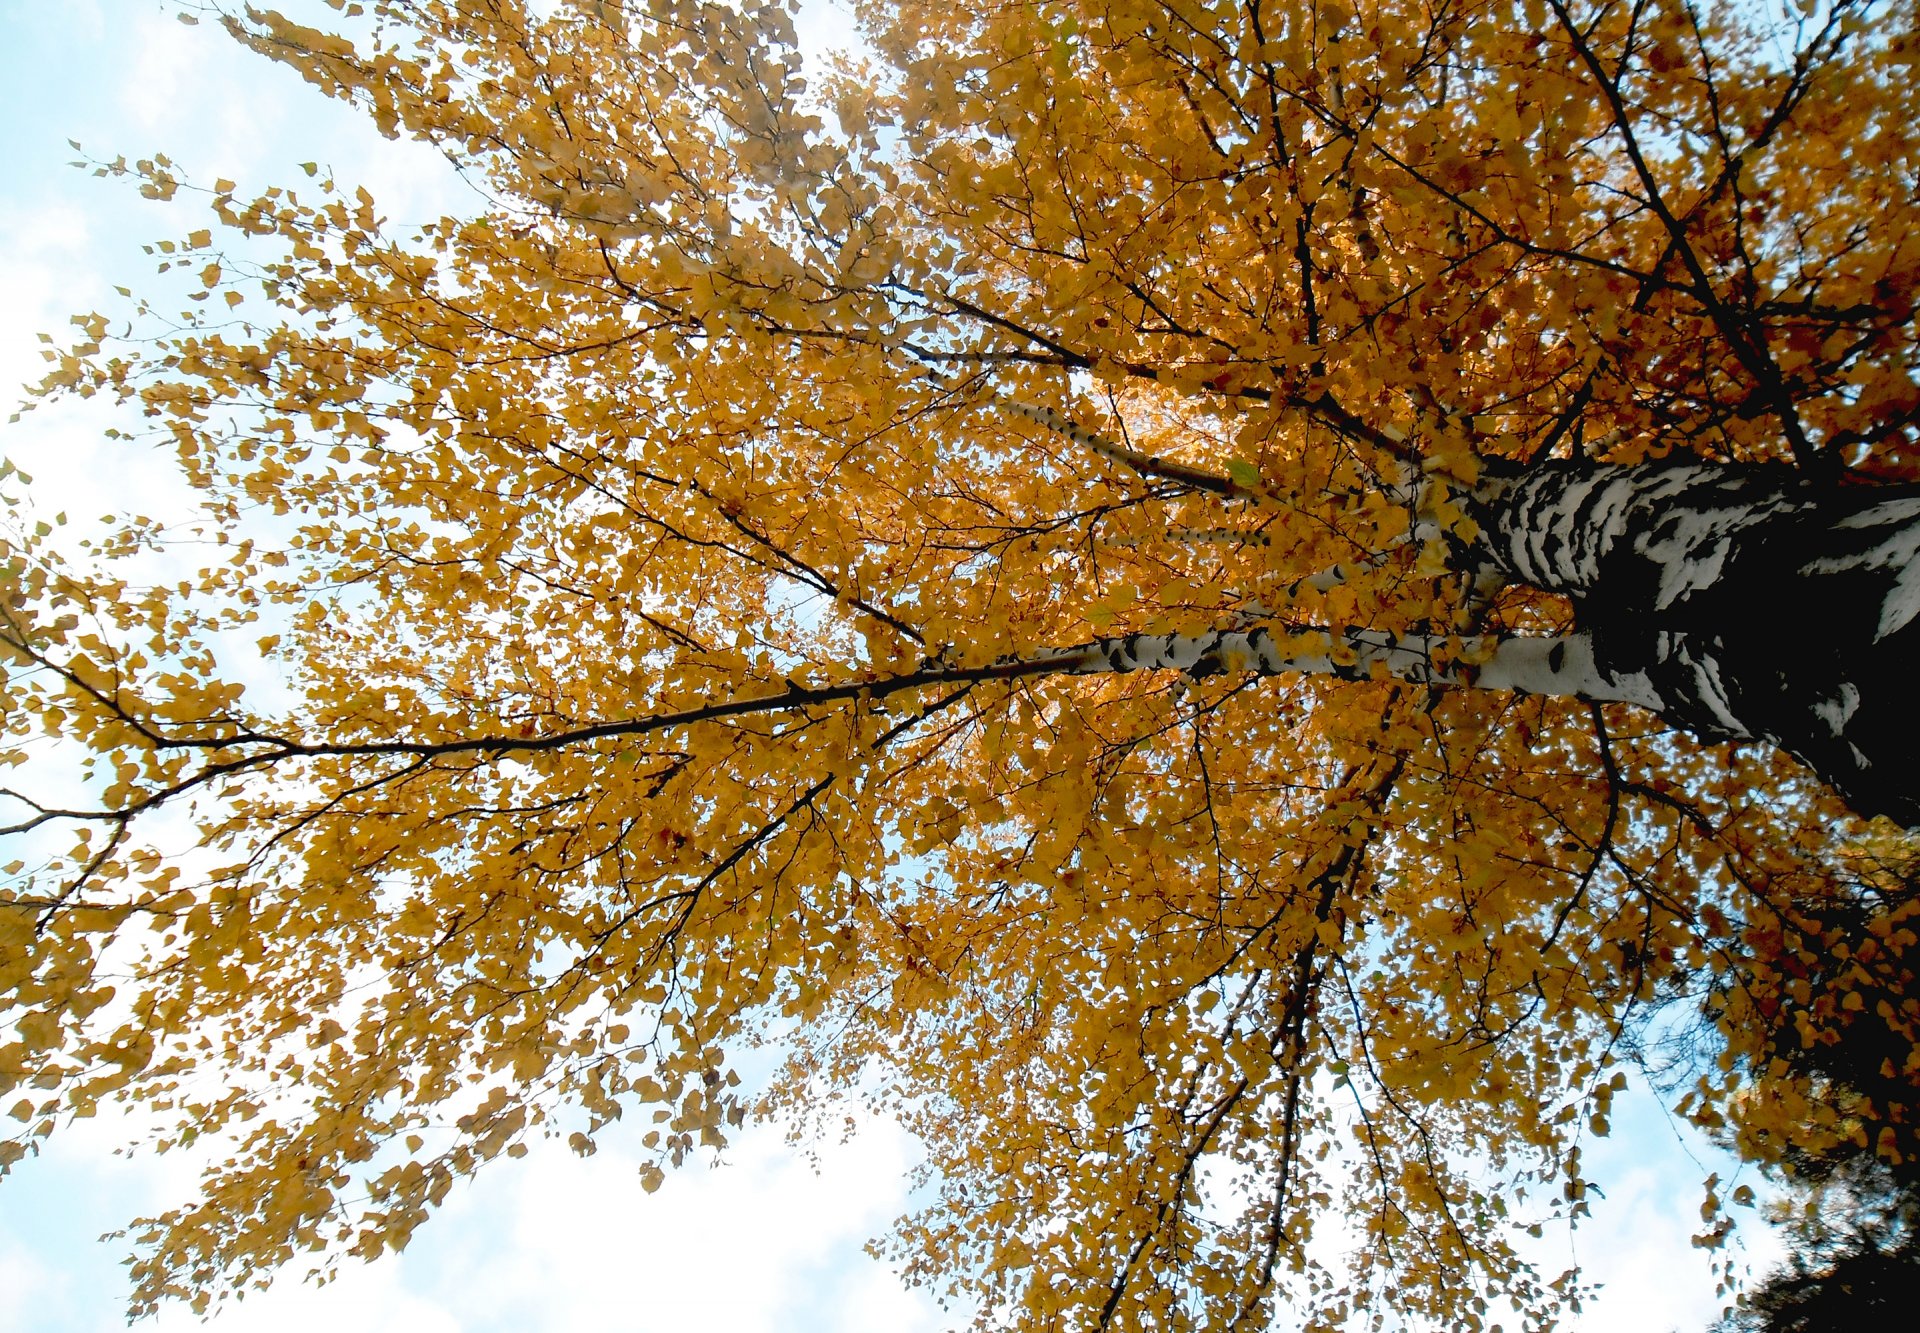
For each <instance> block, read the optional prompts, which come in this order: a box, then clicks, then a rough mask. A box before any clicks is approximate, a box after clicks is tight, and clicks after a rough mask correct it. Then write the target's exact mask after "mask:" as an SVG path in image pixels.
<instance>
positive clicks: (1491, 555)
mask: <svg viewBox="0 0 1920 1333" xmlns="http://www.w3.org/2000/svg"><path fill="white" fill-rule="evenodd" d="M1472 514H1473V517H1474V519H1475V521H1476V522H1477V523H1478V524H1479V526H1480V528H1481V533H1480V536H1479V537H1478V538H1477V539H1476V541H1475V543H1474V545H1473V547H1472V549H1471V550H1470V551H1469V552H1468V553H1467V556H1468V559H1469V561H1471V562H1475V563H1477V564H1478V566H1479V567H1480V568H1481V569H1485V570H1488V571H1491V572H1495V573H1498V574H1500V575H1502V576H1504V577H1506V578H1508V579H1512V580H1514V581H1517V582H1524V583H1527V584H1530V585H1532V586H1534V587H1537V588H1541V589H1545V590H1548V591H1551V592H1557V593H1564V594H1565V595H1566V596H1568V597H1569V598H1570V599H1571V600H1572V601H1573V604H1574V608H1575V615H1576V620H1577V624H1578V626H1579V628H1580V629H1581V631H1582V632H1583V634H1584V635H1585V636H1586V638H1587V639H1588V640H1589V641H1590V643H1591V645H1592V651H1593V659H1594V661H1593V666H1594V669H1595V670H1596V671H1597V673H1598V674H1599V676H1601V677H1602V678H1607V679H1633V680H1635V681H1637V682H1640V683H1641V687H1642V688H1643V689H1644V692H1645V694H1646V695H1647V696H1648V697H1647V699H1645V700H1644V701H1642V702H1645V703H1646V706H1648V707H1650V708H1652V709H1653V710H1654V711H1655V712H1657V713H1659V714H1660V715H1661V716H1662V717H1663V718H1665V719H1667V720H1668V721H1670V722H1673V723H1674V724H1676V725H1678V726H1682V727H1684V728H1686V729H1688V730H1690V731H1692V732H1694V733H1696V734H1697V735H1700V736H1702V737H1704V738H1708V739H1713V738H1725V739H1752V740H1763V741H1770V742H1772V743H1773V744H1775V745H1778V746H1779V747H1780V748H1781V749H1784V750H1786V751H1787V752H1788V753H1790V754H1792V755H1794V756H1795V757H1797V758H1799V759H1800V760H1801V761H1802V762H1804V763H1806V764H1807V765H1808V766H1809V767H1810V768H1812V769H1813V770H1814V772H1815V773H1817V774H1818V775H1819V776H1820V777H1821V778H1822V779H1824V780H1825V781H1826V782H1828V783H1829V784H1831V785H1832V786H1833V787H1834V788H1835V789H1836V790H1838V791H1839V792H1840V794H1841V795H1843V796H1844V797H1846V799H1847V800H1848V802H1849V803H1850V804H1852V805H1853V807H1854V808H1855V809H1856V810H1858V811H1859V812H1860V813H1862V814H1866V815H1874V814H1884V815H1888V816H1890V817H1892V818H1893V819H1895V820H1897V821H1899V822H1900V823H1901V824H1903V825H1907V826H1909V827H1912V826H1915V825H1920V753H1917V751H1920V697H1916V695H1915V692H1914V691H1915V686H1916V684H1920V672H1917V671H1916V668H1915V662H1916V649H1917V648H1920V565H1916V562H1915V557H1916V555H1920V488H1914V487H1905V486H1902V487H1877V486H1859V487H1851V486H1839V485H1833V484H1820V483H1816V482H1811V481H1808V480H1806V479H1805V478H1804V476H1803V474H1800V473H1797V472H1795V471H1793V470H1791V469H1787V468H1784V467H1767V466H1739V465H1728V464H1707V463H1691V462H1689V463H1672V464H1646V465H1641V466H1635V467H1620V466H1607V465H1601V464H1589V463H1573V462H1548V463H1543V464H1540V465H1537V466H1535V467H1532V468H1529V469H1527V470H1526V471H1524V472H1522V473H1519V474H1517V475H1513V476H1509V477H1495V478H1493V479H1490V480H1489V481H1487V482H1484V483H1483V484H1482V485H1481V486H1480V487H1479V489H1478V491H1477V493H1476V496H1475V502H1474V504H1473V506H1472Z"/></svg>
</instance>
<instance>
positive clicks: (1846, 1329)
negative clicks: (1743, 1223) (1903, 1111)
mask: <svg viewBox="0 0 1920 1333" xmlns="http://www.w3.org/2000/svg"><path fill="white" fill-rule="evenodd" d="M1811 1193H1812V1195H1813V1197H1811V1198H1809V1199H1806V1200H1804V1201H1803V1202H1802V1204H1801V1211H1800V1212H1799V1213H1798V1215H1797V1216H1795V1217H1794V1218H1793V1219H1792V1220H1791V1221H1790V1222H1789V1223H1788V1226H1789V1235H1790V1237H1791V1240H1792V1244H1793V1250H1792V1252H1791V1254H1790V1255H1789V1256H1788V1259H1787V1261H1786V1263H1785V1264H1784V1265H1782V1266H1781V1267H1780V1268H1779V1269H1777V1270H1775V1271H1774V1272H1772V1273H1769V1274H1768V1275H1767V1276H1766V1277H1765V1278H1763V1279H1762V1280H1761V1281H1760V1282H1759V1283H1758V1284H1757V1285H1755V1286H1754V1287H1753V1289H1752V1290H1750V1291H1749V1292H1747V1293H1746V1295H1745V1296H1744V1298H1743V1299H1742V1300H1741V1302H1740V1305H1739V1306H1738V1308H1736V1309H1734V1310H1732V1311H1730V1312H1729V1313H1728V1314H1726V1315H1725V1316H1724V1317H1722V1318H1721V1319H1720V1321H1719V1322H1718V1323H1716V1324H1715V1325H1714V1329H1715V1330H1716V1333H1855V1330H1860V1329H1882V1328H1885V1329H1893V1328H1903V1327H1906V1326H1907V1325H1909V1324H1911V1323H1912V1322H1913V1318H1914V1313H1915V1300H1916V1298H1917V1297H1920V1180H1916V1178H1915V1174H1914V1173H1913V1172H1910V1171H1909V1172H1907V1173H1904V1174H1900V1173H1896V1172H1894V1171H1892V1170H1890V1169H1889V1168H1888V1167H1887V1166H1886V1165H1885V1164H1884V1163H1883V1162H1880V1161H1878V1160H1876V1159H1875V1158H1873V1157H1871V1156H1866V1155H1861V1156H1852V1157H1849V1158H1847V1159H1846V1160H1845V1161H1844V1163H1842V1164H1841V1165H1839V1166H1837V1167H1835V1168H1834V1169H1832V1170H1830V1171H1829V1172H1827V1173H1826V1174H1825V1176H1824V1177H1823V1178H1822V1179H1820V1180H1819V1181H1818V1182H1817V1183H1816V1184H1815V1185H1814V1187H1813V1190H1812V1191H1811Z"/></svg>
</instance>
